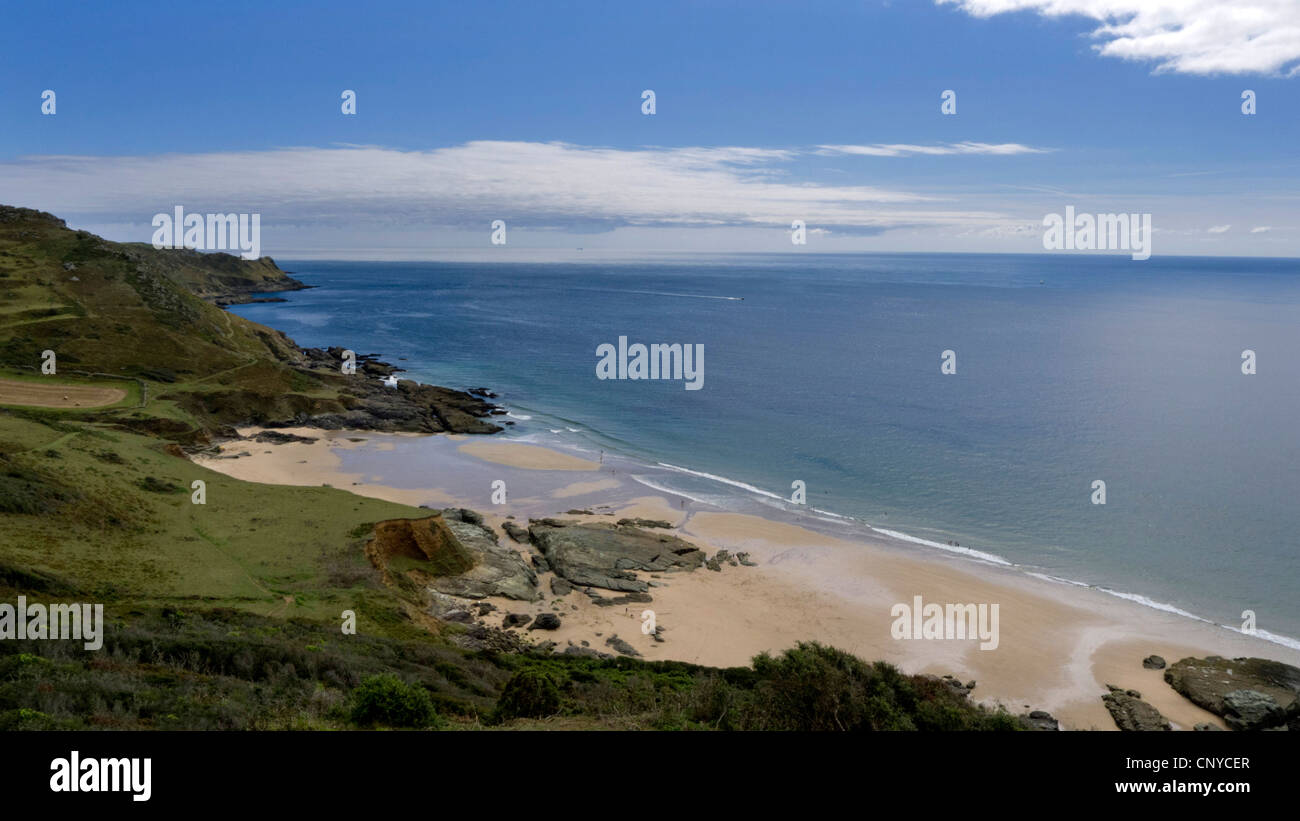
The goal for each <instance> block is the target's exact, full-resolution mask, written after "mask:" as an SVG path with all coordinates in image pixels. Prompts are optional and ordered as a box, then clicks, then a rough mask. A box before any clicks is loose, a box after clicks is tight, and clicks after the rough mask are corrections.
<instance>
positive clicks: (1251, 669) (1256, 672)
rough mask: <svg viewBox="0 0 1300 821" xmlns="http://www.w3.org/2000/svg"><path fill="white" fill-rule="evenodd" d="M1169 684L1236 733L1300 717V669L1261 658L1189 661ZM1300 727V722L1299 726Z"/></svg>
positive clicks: (1171, 672) (1176, 668)
mask: <svg viewBox="0 0 1300 821" xmlns="http://www.w3.org/2000/svg"><path fill="white" fill-rule="evenodd" d="M1165 681H1166V682H1168V683H1169V685H1170V686H1171V687H1173V688H1174V689H1175V690H1177V691H1178V692H1179V693H1181V694H1182V695H1183V696H1185V697H1186V698H1187V699H1188V700H1190V701H1191V702H1193V703H1194V704H1196V705H1198V706H1200V707H1203V708H1204V709H1206V710H1209V711H1210V712H1211V713H1214V714H1215V715H1217V716H1220V717H1221V718H1222V719H1223V720H1224V723H1226V724H1227V725H1228V726H1229V727H1230V728H1232V729H1234V730H1264V729H1272V728H1277V727H1284V726H1287V725H1288V722H1289V717H1290V716H1291V715H1293V714H1294V715H1297V717H1298V718H1300V706H1297V701H1298V698H1300V668H1297V667H1293V666H1291V665H1290V664H1283V663H1282V662H1280V661H1271V660H1269V659H1261V658H1236V659H1226V658H1222V657H1220V656H1208V657H1206V658H1185V659H1182V660H1181V661H1178V662H1175V663H1174V664H1172V665H1170V666H1169V669H1167V670H1165ZM1296 723H1297V725H1298V726H1300V721H1297V722H1296Z"/></svg>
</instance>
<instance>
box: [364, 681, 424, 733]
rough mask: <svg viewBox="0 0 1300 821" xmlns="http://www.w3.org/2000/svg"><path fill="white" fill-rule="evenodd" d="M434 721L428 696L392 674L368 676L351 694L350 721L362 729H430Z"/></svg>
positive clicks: (421, 689)
mask: <svg viewBox="0 0 1300 821" xmlns="http://www.w3.org/2000/svg"><path fill="white" fill-rule="evenodd" d="M437 720H438V714H437V712H435V711H434V709H433V700H432V699H430V698H429V693H428V692H427V691H426V690H425V689H424V688H423V687H420V686H418V685H411V684H407V683H406V682H404V681H402V680H401V679H400V678H398V677H397V676H395V675H391V674H388V673H385V674H381V675H377V676H369V677H367V678H366V679H364V680H363V681H362V682H361V684H360V685H359V686H358V687H357V689H356V690H354V691H353V692H352V721H353V722H354V723H356V724H358V725H361V726H363V727H370V726H374V725H376V724H381V725H385V726H388V727H429V726H431V725H433V724H435V723H436V722H437Z"/></svg>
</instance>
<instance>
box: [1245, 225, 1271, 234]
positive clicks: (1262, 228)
mask: <svg viewBox="0 0 1300 821" xmlns="http://www.w3.org/2000/svg"><path fill="white" fill-rule="evenodd" d="M1272 230H1273V226H1271V225H1256V226H1255V227H1254V228H1252V229H1250V233H1252V234H1266V233H1268V232H1269V231H1272Z"/></svg>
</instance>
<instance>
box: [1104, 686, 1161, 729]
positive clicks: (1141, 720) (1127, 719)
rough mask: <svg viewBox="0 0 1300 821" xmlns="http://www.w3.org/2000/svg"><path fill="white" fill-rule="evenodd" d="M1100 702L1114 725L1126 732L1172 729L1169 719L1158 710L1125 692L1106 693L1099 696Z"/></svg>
mask: <svg viewBox="0 0 1300 821" xmlns="http://www.w3.org/2000/svg"><path fill="white" fill-rule="evenodd" d="M1101 700H1102V703H1103V704H1105V705H1106V709H1107V710H1108V711H1110V716H1111V718H1113V719H1115V726H1116V727H1119V728H1120V729H1121V730H1124V731H1126V732H1150V731H1153V730H1172V729H1173V728H1172V727H1171V726H1169V720H1168V719H1167V718H1165V717H1164V716H1162V715H1160V711H1159V710H1157V709H1156V708H1155V707H1152V706H1151V705H1150V704H1147V703H1146V702H1145V701H1143V700H1142V699H1140V698H1137V697H1136V696H1132V695H1129V693H1127V692H1113V693H1107V694H1106V695H1104V696H1102V697H1101Z"/></svg>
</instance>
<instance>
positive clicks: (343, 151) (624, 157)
mask: <svg viewBox="0 0 1300 821" xmlns="http://www.w3.org/2000/svg"><path fill="white" fill-rule="evenodd" d="M798 153H800V152H797V151H787V150H769V149H758V148H743V147H732V148H641V149H614V148H599V147H586V146H578V145H572V144H567V143H534V142H492V141H479V142H470V143H465V144H463V145H458V146H453V147H449V148H439V149H434V150H430V151H400V150H395V149H390V148H381V147H374V146H343V147H335V148H286V149H279V150H273V151H250V152H222V153H211V154H164V155H158V156H144V157H142V156H136V157H113V156H106V157H88V156H39V157H28V158H23V159H21V160H17V161H13V162H7V163H0V191H3V192H4V199H5V201H7V202H11V203H14V204H19V205H27V206H31V207H36V208H41V209H44V210H46V211H52V212H54V213H56V214H60V215H65V214H74V215H92V216H94V217H95V218H96V219H99V220H103V219H106V218H107V219H109V220H112V219H116V220H120V221H124V222H138V221H143V222H146V223H147V222H148V220H149V219H150V218H151V216H152V215H153V214H155V213H161V212H170V211H171V209H172V208H173V206H174V205H176V204H180V205H183V206H184V207H185V208H186V209H187V210H190V211H206V212H211V211H221V212H245V211H253V212H258V213H261V214H262V215H263V224H264V225H266V224H268V223H269V222H270V221H272V220H275V221H279V222H280V223H282V224H283V223H287V222H294V223H299V224H314V225H330V224H334V225H343V226H356V225H358V224H360V223H367V222H369V223H380V224H383V225H411V226H450V227H472V228H475V229H477V228H479V227H482V226H485V225H488V224H489V223H490V222H491V221H492V220H494V219H504V220H506V221H507V222H508V223H509V224H510V225H513V226H520V227H532V228H555V229H562V230H571V231H578V232H583V231H588V232H590V231H604V230H609V229H612V228H617V227H620V226H696V227H700V226H703V227H707V226H745V225H754V226H760V225H761V226H783V227H785V228H789V226H790V222H791V221H792V220H793V219H802V220H804V221H805V222H807V224H808V225H809V227H813V226H820V227H836V228H847V229H857V230H866V231H878V230H884V229H888V228H891V227H895V226H901V225H963V226H964V225H988V224H990V223H994V222H999V221H1000V220H1001V219H1002V217H1001V215H999V214H997V213H994V212H990V211H985V210H960V209H956V208H953V207H952V206H951V205H948V204H943V205H941V204H940V203H943V202H944V200H943V198H942V197H935V196H929V195H921V194H915V193H910V192H907V191H898V190H892V189H885V188H878V187H874V186H869V185H821V184H814V183H810V182H803V181H798V180H793V179H791V178H790V176H789V174H788V171H787V169H786V168H783V167H782V163H784V162H785V161H787V160H789V159H790V158H792V157H793V156H796V155H797V154H798Z"/></svg>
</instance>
